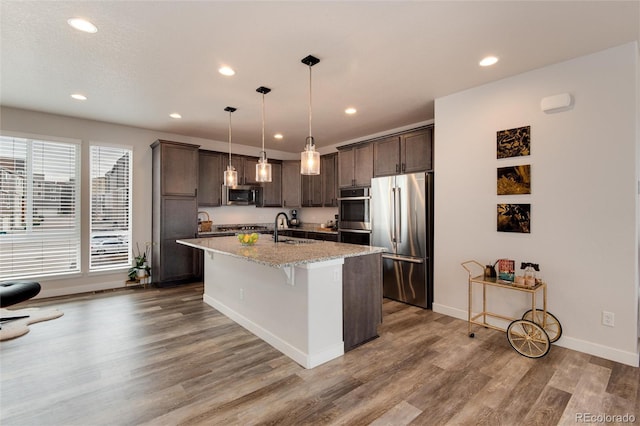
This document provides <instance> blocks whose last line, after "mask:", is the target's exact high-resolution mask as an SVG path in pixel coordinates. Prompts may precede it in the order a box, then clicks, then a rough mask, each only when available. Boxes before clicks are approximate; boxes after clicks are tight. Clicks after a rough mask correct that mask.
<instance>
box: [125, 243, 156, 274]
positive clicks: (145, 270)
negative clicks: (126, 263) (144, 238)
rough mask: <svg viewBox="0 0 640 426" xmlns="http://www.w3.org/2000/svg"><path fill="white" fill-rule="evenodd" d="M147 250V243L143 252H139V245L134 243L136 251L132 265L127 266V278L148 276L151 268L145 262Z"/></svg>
mask: <svg viewBox="0 0 640 426" xmlns="http://www.w3.org/2000/svg"><path fill="white" fill-rule="evenodd" d="M148 251H149V245H148V244H147V245H146V247H145V251H144V252H142V253H141V252H140V247H139V246H138V243H136V253H135V255H134V256H133V266H132V267H131V268H129V272H128V274H127V276H128V277H129V280H131V281H135V280H136V279H137V278H140V277H145V276H149V274H150V272H151V268H150V267H149V264H148V263H147V252H148Z"/></svg>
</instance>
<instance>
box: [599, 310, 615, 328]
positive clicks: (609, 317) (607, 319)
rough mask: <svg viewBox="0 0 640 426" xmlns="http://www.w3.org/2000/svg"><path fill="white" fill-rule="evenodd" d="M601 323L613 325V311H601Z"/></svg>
mask: <svg viewBox="0 0 640 426" xmlns="http://www.w3.org/2000/svg"><path fill="white" fill-rule="evenodd" d="M602 325H606V326H607V327H613V326H614V325H615V315H614V314H613V312H607V311H602Z"/></svg>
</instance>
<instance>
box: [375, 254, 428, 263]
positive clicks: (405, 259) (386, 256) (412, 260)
mask: <svg viewBox="0 0 640 426" xmlns="http://www.w3.org/2000/svg"><path fill="white" fill-rule="evenodd" d="M382 258H383V259H390V260H400V261H402V262H409V263H424V259H422V258H418V257H405V256H396V255H393V254H384V253H383V254H382Z"/></svg>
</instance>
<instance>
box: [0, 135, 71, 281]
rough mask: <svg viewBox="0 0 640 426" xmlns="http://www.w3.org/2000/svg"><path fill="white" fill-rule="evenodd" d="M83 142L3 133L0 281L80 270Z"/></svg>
mask: <svg viewBox="0 0 640 426" xmlns="http://www.w3.org/2000/svg"><path fill="white" fill-rule="evenodd" d="M79 206H80V146H79V145H78V144H77V143H68V142H54V141H43V140H33V139H23V138H14V137H6V136H0V280H6V279H10V278H30V277H38V276H53V275H61V274H68V273H74V272H79V271H80V207H79Z"/></svg>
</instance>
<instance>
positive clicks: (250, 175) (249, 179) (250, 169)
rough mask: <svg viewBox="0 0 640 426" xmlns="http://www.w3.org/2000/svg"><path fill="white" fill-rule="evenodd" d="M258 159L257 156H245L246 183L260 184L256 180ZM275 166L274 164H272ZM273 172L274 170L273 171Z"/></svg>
mask: <svg viewBox="0 0 640 426" xmlns="http://www.w3.org/2000/svg"><path fill="white" fill-rule="evenodd" d="M257 165H258V159H257V158H255V157H245V159H244V181H243V182H244V185H260V182H258V181H257V180H256V166H257ZM272 167H273V166H272ZM271 172H272V173H273V170H272V171H271Z"/></svg>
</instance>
